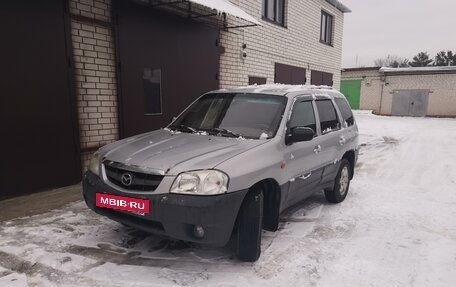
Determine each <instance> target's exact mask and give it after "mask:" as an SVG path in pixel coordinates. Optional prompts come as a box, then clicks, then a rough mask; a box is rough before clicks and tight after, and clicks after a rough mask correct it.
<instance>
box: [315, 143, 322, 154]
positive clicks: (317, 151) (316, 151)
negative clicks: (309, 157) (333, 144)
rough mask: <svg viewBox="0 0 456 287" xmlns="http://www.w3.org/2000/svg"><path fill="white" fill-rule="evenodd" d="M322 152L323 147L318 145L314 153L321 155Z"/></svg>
mask: <svg viewBox="0 0 456 287" xmlns="http://www.w3.org/2000/svg"><path fill="white" fill-rule="evenodd" d="M319 152H321V145H317V146H316V147H315V148H314V153H316V154H317V153H319Z"/></svg>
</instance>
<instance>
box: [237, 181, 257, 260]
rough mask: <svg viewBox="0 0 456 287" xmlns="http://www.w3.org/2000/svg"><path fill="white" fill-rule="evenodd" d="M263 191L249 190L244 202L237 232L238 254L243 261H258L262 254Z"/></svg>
mask: <svg viewBox="0 0 456 287" xmlns="http://www.w3.org/2000/svg"><path fill="white" fill-rule="evenodd" d="M263 201H264V197H263V192H262V190H261V189H254V190H251V191H249V193H247V195H246V196H245V198H244V201H243V202H242V206H241V209H240V211H239V216H238V225H237V232H236V256H237V258H238V259H239V260H241V261H248V262H254V261H257V260H258V258H259V257H260V254H261V231H262V229H263V228H262V226H263Z"/></svg>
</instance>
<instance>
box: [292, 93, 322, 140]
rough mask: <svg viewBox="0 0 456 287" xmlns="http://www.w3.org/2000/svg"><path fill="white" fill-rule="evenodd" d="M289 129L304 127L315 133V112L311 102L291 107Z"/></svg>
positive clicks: (299, 103)
mask: <svg viewBox="0 0 456 287" xmlns="http://www.w3.org/2000/svg"><path fill="white" fill-rule="evenodd" d="M289 127H290V129H291V128H295V127H306V128H311V129H313V131H314V133H316V132H317V125H316V121H315V112H314V109H313V106H312V102H311V101H303V102H296V103H295V104H294V106H293V112H292V114H291V118H290V123H289Z"/></svg>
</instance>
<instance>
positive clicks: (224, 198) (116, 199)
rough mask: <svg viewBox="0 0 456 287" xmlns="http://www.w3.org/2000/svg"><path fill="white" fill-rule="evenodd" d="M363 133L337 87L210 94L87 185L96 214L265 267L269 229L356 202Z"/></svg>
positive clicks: (110, 155) (129, 141)
mask: <svg viewBox="0 0 456 287" xmlns="http://www.w3.org/2000/svg"><path fill="white" fill-rule="evenodd" d="M357 157H358V128H357V125H356V122H355V119H354V117H353V113H352V111H351V109H350V106H349V105H348V103H347V100H346V99H345V97H344V96H343V95H342V94H341V93H339V92H338V91H336V90H333V89H331V88H329V87H317V86H291V85H260V86H248V87H243V88H237V89H230V90H219V91H213V92H209V93H207V94H205V95H203V96H201V97H200V98H198V99H197V100H196V101H195V102H193V103H192V104H191V105H190V106H189V107H188V108H187V109H185V110H184V111H183V112H182V113H181V114H180V115H179V116H178V117H176V118H175V119H174V120H173V121H172V122H171V124H169V125H168V126H167V127H166V128H163V129H159V130H155V131H152V132H148V133H145V134H140V135H136V136H133V137H130V138H125V139H122V140H119V141H117V142H114V143H111V144H108V145H106V146H104V147H102V148H100V149H99V150H98V151H97V152H96V153H95V154H94V155H93V158H92V160H91V162H90V166H89V170H88V171H87V173H86V174H85V175H84V179H83V190H84V191H83V194H84V199H85V201H86V203H87V205H88V207H89V208H91V209H92V210H94V211H95V212H96V213H98V214H101V215H103V216H107V217H109V218H111V219H113V220H115V221H118V222H120V223H123V224H125V225H127V226H131V227H134V228H137V229H141V230H145V231H147V232H150V233H154V234H159V235H163V236H167V237H171V238H174V239H178V240H184V241H191V242H197V243H201V244H212V245H216V246H223V245H225V244H227V243H228V241H229V240H230V238H232V239H233V240H234V242H235V244H234V245H235V254H236V256H237V257H238V258H239V259H240V260H242V261H256V260H257V259H258V258H259V256H260V252H261V248H260V247H261V232H262V229H265V230H268V231H276V230H277V229H278V226H279V217H280V214H281V213H282V212H283V211H284V210H285V209H286V208H288V207H291V206H293V205H296V204H297V203H299V202H300V201H302V200H304V199H306V198H307V197H309V196H310V195H312V194H313V193H315V192H318V191H324V194H325V196H326V199H327V200H328V201H329V202H331V203H338V202H341V201H343V200H344V199H345V197H346V196H347V193H348V190H349V185H350V180H351V179H352V178H353V171H354V166H355V164H356V161H357Z"/></svg>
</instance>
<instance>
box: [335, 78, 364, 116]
mask: <svg viewBox="0 0 456 287" xmlns="http://www.w3.org/2000/svg"><path fill="white" fill-rule="evenodd" d="M340 92H341V93H342V94H344V96H345V97H346V98H347V100H348V103H349V104H350V106H351V108H352V109H356V110H357V109H359V101H360V95H361V80H342V81H341V82H340Z"/></svg>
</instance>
